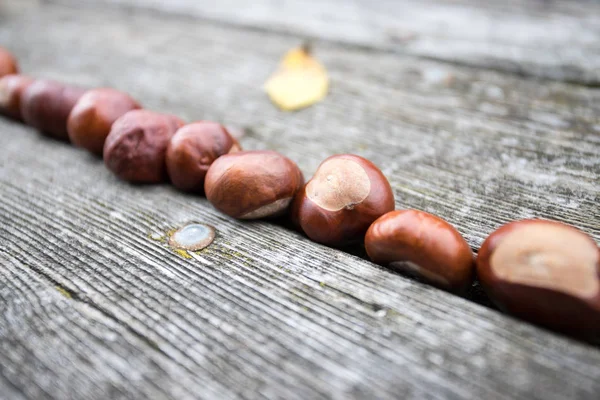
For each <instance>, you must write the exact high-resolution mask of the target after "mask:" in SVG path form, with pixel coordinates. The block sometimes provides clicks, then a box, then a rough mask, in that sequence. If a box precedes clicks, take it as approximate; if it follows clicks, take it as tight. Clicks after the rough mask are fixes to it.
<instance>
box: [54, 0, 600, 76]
mask: <svg viewBox="0 0 600 400" xmlns="http://www.w3.org/2000/svg"><path fill="white" fill-rule="evenodd" d="M46 1H50V2H62V3H65V4H78V5H81V4H87V5H89V6H91V7H104V6H105V5H107V4H111V5H116V6H120V7H128V8H134V9H135V8H137V7H143V8H145V9H153V10H158V11H161V12H168V13H172V14H176V15H179V16H186V17H196V18H202V20H203V21H204V22H209V21H211V22H213V23H216V24H227V25H236V26H239V27H241V28H242V29H252V30H258V31H267V32H270V31H277V32H279V33H282V34H285V35H287V36H288V37H290V36H291V37H295V36H298V35H301V36H303V37H306V38H316V39H328V40H332V41H335V42H338V43H340V44H345V45H351V46H359V47H361V48H363V49H364V50H367V49H369V50H373V49H378V50H384V51H392V52H396V53H401V54H407V55H408V54H410V55H415V56H419V57H422V58H423V57H424V58H428V59H433V60H443V61H447V62H451V63H455V64H461V65H470V66H477V67H482V68H490V69H494V70H501V71H509V72H512V73H516V74H519V75H525V76H536V77H543V78H550V79H556V80H566V81H571V82H577V83H581V84H584V85H592V86H599V85H600V40H599V39H598V38H599V37H600V3H599V2H598V1H594V0H590V1H588V0H585V1H582V0H577V1H570V0H550V1H547V0H527V1H521V0H510V1H502V2H498V1H495V0H482V1H472V0H458V1H457V0H403V1H398V0H377V1H372V0H305V1H297V0H282V1H272V0H254V1H252V3H248V2H247V1H245V0H220V1H190V0H169V1H163V0H46Z"/></svg>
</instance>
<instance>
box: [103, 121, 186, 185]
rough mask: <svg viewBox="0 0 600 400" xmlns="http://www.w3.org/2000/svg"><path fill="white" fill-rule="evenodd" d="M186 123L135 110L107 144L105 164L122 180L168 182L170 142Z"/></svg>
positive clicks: (115, 127) (118, 125)
mask: <svg viewBox="0 0 600 400" xmlns="http://www.w3.org/2000/svg"><path fill="white" fill-rule="evenodd" d="M183 125H184V122H183V121H182V120H181V119H179V118H177V117H175V116H173V115H168V114H160V113H156V112H153V111H149V110H132V111H129V112H127V113H125V114H124V115H123V116H122V117H120V118H119V119H117V120H116V121H115V123H114V124H113V125H112V128H111V130H110V133H109V134H108V136H107V137H106V140H105V142H104V150H103V154H104V163H105V164H106V166H107V167H108V169H109V170H111V171H112V172H113V173H114V174H115V175H116V176H118V177H119V178H121V179H123V180H126V181H129V182H135V183H159V182H163V181H165V180H166V178H167V167H166V165H165V154H166V152H167V146H168V145H169V140H171V137H172V136H173V135H174V134H175V132H176V131H177V129H179V128H180V127H182V126H183Z"/></svg>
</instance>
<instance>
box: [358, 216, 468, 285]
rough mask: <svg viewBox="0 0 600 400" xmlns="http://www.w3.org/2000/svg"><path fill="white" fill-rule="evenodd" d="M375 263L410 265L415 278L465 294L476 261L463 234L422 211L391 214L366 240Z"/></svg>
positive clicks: (368, 233) (380, 220) (374, 228)
mask: <svg viewBox="0 0 600 400" xmlns="http://www.w3.org/2000/svg"><path fill="white" fill-rule="evenodd" d="M365 248H366V251H367V254H368V255H369V257H370V258H371V260H372V261H373V262H375V263H378V264H382V265H388V264H390V263H396V262H410V263H412V264H414V265H415V266H418V269H420V271H419V272H417V273H416V274H417V275H418V276H419V277H420V278H423V280H425V281H427V282H429V283H431V284H433V285H435V286H438V287H440V288H442V289H446V290H450V291H454V292H458V293H464V292H465V290H466V289H467V288H468V287H469V286H470V284H471V283H472V281H473V275H474V272H475V257H474V255H473V251H472V250H471V247H469V244H468V243H467V242H466V240H465V239H464V238H463V237H462V236H461V234H460V232H458V231H457V230H456V228H454V227H453V226H452V225H450V224H449V223H448V222H446V221H444V220H443V219H441V218H439V217H437V216H435V215H432V214H429V213H426V212H424V211H419V210H397V211H391V212H388V213H386V214H384V215H383V216H381V217H379V218H378V219H377V220H376V221H375V222H373V224H372V225H371V227H370V228H369V230H368V231H367V234H366V236H365Z"/></svg>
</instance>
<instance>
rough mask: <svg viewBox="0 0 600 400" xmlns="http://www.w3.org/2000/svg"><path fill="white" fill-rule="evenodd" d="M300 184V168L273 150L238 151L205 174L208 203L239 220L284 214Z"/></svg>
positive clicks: (222, 158)
mask: <svg viewBox="0 0 600 400" xmlns="http://www.w3.org/2000/svg"><path fill="white" fill-rule="evenodd" d="M303 184H304V177H303V175H302V172H301V171H300V168H298V166H297V165H296V163H294V162H293V161H292V160H290V159H289V158H287V157H285V156H283V155H281V154H279V153H276V152H274V151H241V152H237V153H231V154H226V155H224V156H221V157H219V158H217V159H216V160H215V162H213V163H212V165H211V166H210V168H209V169H208V172H207V174H206V180H205V182H204V190H205V192H206V197H207V198H208V200H209V201H210V202H211V203H212V204H213V205H214V206H215V207H216V208H217V209H218V210H220V211H222V212H223V213H225V214H227V215H229V216H231V217H234V218H240V219H255V218H263V217H274V216H278V215H282V214H284V213H285V212H286V211H287V210H288V209H289V205H290V203H291V201H292V198H293V197H294V195H295V194H296V192H298V190H299V189H300V187H302V185H303Z"/></svg>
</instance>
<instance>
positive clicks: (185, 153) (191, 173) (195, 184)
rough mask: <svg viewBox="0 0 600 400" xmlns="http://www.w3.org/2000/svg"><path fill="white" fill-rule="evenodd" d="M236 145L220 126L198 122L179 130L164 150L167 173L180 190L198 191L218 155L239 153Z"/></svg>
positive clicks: (214, 123) (200, 189)
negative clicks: (165, 151) (165, 152)
mask: <svg viewBox="0 0 600 400" xmlns="http://www.w3.org/2000/svg"><path fill="white" fill-rule="evenodd" d="M240 150H241V149H240V146H239V144H238V142H237V141H236V140H235V139H234V138H233V137H231V135H230V134H229V132H228V131H227V129H225V127H224V126H223V125H221V124H218V123H216V122H210V121H200V122H195V123H193V124H189V125H185V126H184V127H182V128H180V129H179V130H178V131H177V132H175V135H174V136H173V137H172V138H171V141H170V142H169V147H168V148H167V171H168V172H169V178H170V179H171V182H172V183H173V185H174V186H175V187H176V188H178V189H181V190H188V191H194V192H201V191H203V190H204V178H205V177H206V172H207V171H208V168H209V167H210V165H211V164H212V163H213V162H214V161H215V160H216V159H217V158H219V157H220V156H222V155H223V154H227V153H235V152H237V151H240Z"/></svg>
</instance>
